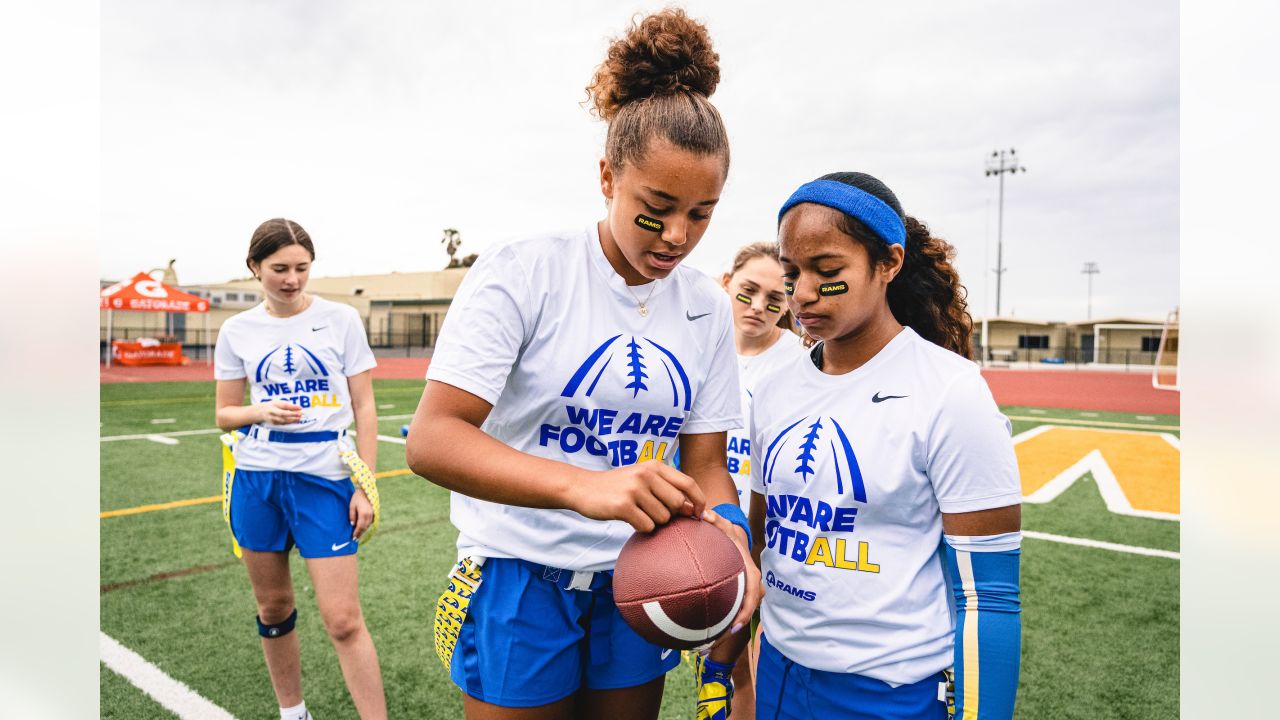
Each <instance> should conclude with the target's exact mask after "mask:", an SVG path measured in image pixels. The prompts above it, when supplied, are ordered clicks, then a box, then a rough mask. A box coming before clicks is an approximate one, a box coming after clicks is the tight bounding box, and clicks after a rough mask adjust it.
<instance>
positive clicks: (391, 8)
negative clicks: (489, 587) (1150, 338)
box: [100, 0, 1179, 320]
mask: <svg viewBox="0 0 1280 720" xmlns="http://www.w3.org/2000/svg"><path fill="white" fill-rule="evenodd" d="M603 5H604V4H602V3H594V2H546V3H527V2H489V3H483V4H478V3H448V4H444V3H426V2H417V1H408V0H402V1H399V2H393V1H387V2H337V1H335V0H294V1H292V2H261V1H259V0H254V1H252V2H249V1H246V0H217V1H216V2H215V1H212V0H187V1H186V2H182V3H173V2H168V1H162V0H131V1H130V2H122V1H121V0H104V2H103V3H102V6H101V7H102V33H103V35H102V127H103V131H102V158H103V160H102V173H103V194H102V208H103V211H102V215H103V223H102V234H101V237H102V240H101V246H100V247H101V263H102V267H101V273H102V277H104V278H107V279H112V280H115V279H120V278H123V277H126V276H129V275H132V274H133V273H135V272H138V271H139V270H147V269H150V268H153V267H157V266H162V265H164V264H165V263H166V262H167V261H168V259H169V258H177V260H178V262H177V265H176V268H177V271H178V277H179V279H180V281H181V282H182V283H184V284H187V283H199V282H218V281H223V280H227V279H231V278H236V277H243V276H245V275H246V274H247V271H246V270H245V267H244V264H243V258H244V255H245V251H246V249H247V247H248V241H249V236H250V234H251V233H252V231H253V229H254V227H256V226H257V224H258V223H259V222H261V221H262V220H265V219H267V218H270V217H277V216H285V217H289V218H292V219H294V220H297V221H298V222H300V223H301V224H302V225H303V226H304V227H306V228H307V230H308V231H309V232H310V233H311V235H312V237H313V239H314V240H315V243H316V246H317V252H318V259H317V262H316V265H315V270H314V272H315V274H317V275H341V274H350V273H378V272H388V271H392V270H399V271H420V270H434V269H438V268H440V267H442V266H443V265H444V263H445V260H446V257H447V256H446V254H445V252H444V249H443V247H442V246H441V244H440V236H441V230H442V229H443V228H445V227H456V228H458V229H459V230H461V232H462V238H463V246H462V250H461V252H460V254H466V253H469V252H483V251H484V249H485V248H486V247H487V246H488V245H490V244H491V243H493V242H494V241H496V240H500V239H503V238H507V237H511V236H514V235H520V234H524V233H529V232H535V231H539V230H549V229H557V228H564V227H573V226H580V225H583V224H586V223H588V222H592V221H595V220H597V219H599V218H600V217H602V216H603V212H604V203H603V199H602V198H601V196H600V192H599V185H598V177H597V165H596V163H597V161H598V159H599V157H600V154H601V151H602V144H603V137H604V126H603V124H602V123H600V122H599V121H596V120H594V119H593V118H592V117H591V116H590V115H589V114H588V113H587V111H586V110H585V109H584V108H583V107H582V106H581V105H580V104H579V103H580V102H581V101H582V100H583V98H584V97H585V95H584V91H583V88H584V86H585V85H586V83H587V82H588V80H589V79H590V77H591V73H592V71H593V69H594V68H595V66H596V65H597V64H598V63H599V61H600V60H601V59H602V58H603V56H604V51H605V48H606V47H607V44H608V39H609V38H610V37H612V36H615V35H617V34H619V33H620V32H621V31H623V30H624V28H625V27H626V24H627V22H628V20H629V18H630V16H631V14H632V13H633V12H646V11H652V10H655V9H659V8H661V7H662V4H659V3H643V4H613V5H611V6H610V7H604V6H603ZM683 7H685V8H686V9H687V10H688V11H689V12H690V14H692V15H693V16H695V17H697V18H699V19H702V20H704V21H705V22H706V23H707V25H708V27H709V29H710V31H711V34H712V39H713V41H714V43H715V46H716V49H717V50H718V52H719V53H720V61H721V76H722V81H721V85H720V87H719V89H718V90H717V92H716V93H715V95H714V96H713V97H712V100H713V102H715V104H716V105H717V107H719V109H720V112H721V114H722V115H723V116H724V119H725V123H726V125H727V126H728V129H729V137H730V142H731V145H732V151H733V166H732V169H731V170H730V176H729V181H728V183H727V185H726V186H725V189H724V193H723V196H722V199H721V202H720V205H719V208H718V209H717V211H716V214H715V217H714V219H713V220H712V222H711V226H710V229H709V231H708V232H707V235H706V236H705V237H704V239H703V241H702V244H701V245H700V246H699V247H698V249H697V250H696V251H695V252H694V253H693V255H692V256H691V257H690V259H689V260H688V261H687V262H689V263H690V264H692V265H693V266H695V267H697V268H699V269H701V270H704V271H706V272H708V273H715V274H718V273H719V272H720V271H722V270H723V269H724V268H725V267H726V266H727V264H728V262H729V260H730V258H731V256H732V254H733V252H734V250H735V249H736V248H737V247H738V246H740V245H742V244H745V243H747V242H752V241H755V240H760V239H771V238H773V237H774V230H775V217H776V213H777V209H778V206H779V205H780V204H781V202H782V201H783V200H784V199H785V198H786V196H787V195H788V194H789V193H790V192H791V191H792V190H793V189H794V188H795V187H796V186H797V185H799V184H800V183H802V182H805V181H807V180H810V179H813V178H814V177H817V176H818V175H821V174H823V173H827V172H831V171H836V170H861V171H864V172H869V173H871V174H873V175H876V176H877V177H879V178H881V179H882V180H884V181H885V182H886V183H887V184H888V185H889V186H890V187H891V188H893V190H894V191H895V192H896V193H897V195H898V197H899V198H900V199H901V201H902V203H903V206H904V207H905V208H906V210H907V212H909V213H911V214H913V215H915V216H917V217H919V218H921V219H923V220H925V221H926V222H927V223H929V225H930V226H931V227H932V228H933V230H934V232H935V234H936V235H939V236H941V237H944V238H946V239H947V240H949V241H950V242H951V243H952V244H953V245H955V247H956V248H957V252H958V259H957V262H958V266H959V269H960V272H961V277H962V280H963V282H964V283H965V284H966V285H967V286H968V287H969V290H970V300H971V309H972V310H973V312H974V314H975V315H982V314H983V312H984V308H985V310H986V312H988V313H994V309H995V283H994V274H993V273H991V272H990V269H991V268H994V267H995V253H996V185H997V183H996V180H995V178H988V177H984V175H983V168H984V162H985V159H986V157H987V156H988V155H990V153H991V151H992V150H994V149H997V148H1009V147H1013V148H1016V149H1017V154H1018V156H1019V158H1021V159H1022V163H1023V164H1024V165H1025V166H1026V168H1027V170H1028V172H1027V173H1026V174H1025V175H1024V174H1021V173H1019V174H1016V175H1013V176H1006V183H1005V212H1004V264H1005V267H1006V268H1008V272H1007V273H1006V275H1005V280H1004V290H1003V300H1002V308H1001V309H1002V311H1003V314H1005V315H1008V314H1012V313H1016V314H1018V315H1020V316H1025V317H1033V318H1043V319H1053V320H1077V319H1083V318H1084V316H1085V306H1086V277H1085V276H1084V275H1082V274H1081V272H1080V270H1081V268H1082V266H1083V264H1084V263H1085V262H1086V261H1094V262H1097V263H1098V264H1099V266H1100V268H1101V270H1102V272H1101V274H1100V275H1097V276H1095V277H1094V291H1093V317H1094V318H1100V317H1108V316H1116V315H1137V316H1145V317H1152V318H1163V316H1164V314H1165V313H1166V312H1167V311H1169V310H1172V309H1173V308H1174V307H1175V306H1176V305H1178V302H1179V296H1178V240H1179V238H1178V87H1179V75H1178V6H1177V4H1176V3H1174V2H1171V1H1169V0H1160V1H1158V2H1153V1H1147V0H1141V1H1137V2H1126V3H1115V2H1097V1H1095V0H1086V1H1083V2H1072V3H1062V2H1052V3H1050V2H1026V1H1019V2H1014V1H1012V0H1002V1H990V2H966V3H940V2H930V3H916V2H898V3H869V2H801V3H794V4H792V5H790V6H787V8H786V10H782V9H781V8H782V7H783V6H781V5H779V4H778V3H776V2H770V3H744V2H689V3H686V4H684V5H683Z"/></svg>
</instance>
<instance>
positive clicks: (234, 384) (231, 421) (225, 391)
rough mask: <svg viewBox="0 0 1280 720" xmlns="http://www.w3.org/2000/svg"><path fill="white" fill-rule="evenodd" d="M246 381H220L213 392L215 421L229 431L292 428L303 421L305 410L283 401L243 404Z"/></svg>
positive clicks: (241, 379)
mask: <svg viewBox="0 0 1280 720" xmlns="http://www.w3.org/2000/svg"><path fill="white" fill-rule="evenodd" d="M244 386H245V379H244V378H239V379H237V380H219V381H218V382H217V385H216V389H215V391H214V398H215V400H214V407H215V412H214V421H215V422H216V423H217V425H218V427H219V428H220V429H222V430H224V431H226V432H232V431H233V430H236V429H237V428H242V427H244V426H245V425H254V424H259V425H290V424H292V423H296V422H298V421H299V420H301V419H302V408H301V407H298V406H297V405H294V404H293V403H287V402H285V401H283V400H272V401H271V402H265V403H255V404H251V405H245V404H244Z"/></svg>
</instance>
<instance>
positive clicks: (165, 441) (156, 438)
mask: <svg viewBox="0 0 1280 720" xmlns="http://www.w3.org/2000/svg"><path fill="white" fill-rule="evenodd" d="M147 439H148V440H150V441H151V442H154V443H160V444H161V445H177V444H178V441H177V439H175V438H171V437H165V436H163V435H148V436H147Z"/></svg>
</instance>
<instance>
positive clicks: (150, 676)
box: [98, 632, 235, 720]
mask: <svg viewBox="0 0 1280 720" xmlns="http://www.w3.org/2000/svg"><path fill="white" fill-rule="evenodd" d="M98 656H99V658H100V659H101V660H102V662H103V664H105V665H106V666H107V667H109V668H111V670H112V672H114V673H116V674H117V675H119V676H120V677H122V678H124V679H125V680H128V681H129V682H130V683H132V684H133V685H134V687H137V688H138V689H139V690H141V691H142V692H144V693H146V694H148V695H150V696H151V697H152V698H153V699H155V701H156V702H158V703H160V704H161V705H163V706H164V707H165V708H166V709H167V710H169V711H170V712H172V713H173V714H175V715H177V716H178V717H179V718H181V719H182V720H235V716H234V715H232V714H231V713H229V712H227V711H226V710H223V709H222V708H220V707H218V706H217V705H214V704H213V703H211V702H209V701H208V700H206V699H205V698H203V697H201V696H200V695H199V694H198V693H196V691H194V690H192V689H191V688H189V687H187V686H186V685H184V684H182V683H181V682H178V681H177V680H174V679H173V678H171V677H169V676H168V675H166V674H164V672H163V671H162V670H160V668H158V667H156V666H155V665H152V664H151V663H149V662H147V660H146V658H144V657H142V656H141V655H139V654H138V653H136V652H134V651H132V650H130V649H129V648H127V647H125V646H123V645H121V644H120V643H118V642H116V641H115V639H113V638H112V637H111V636H110V635H107V634H106V633H104V632H99V633H98Z"/></svg>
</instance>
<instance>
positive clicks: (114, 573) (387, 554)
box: [100, 380, 1180, 720]
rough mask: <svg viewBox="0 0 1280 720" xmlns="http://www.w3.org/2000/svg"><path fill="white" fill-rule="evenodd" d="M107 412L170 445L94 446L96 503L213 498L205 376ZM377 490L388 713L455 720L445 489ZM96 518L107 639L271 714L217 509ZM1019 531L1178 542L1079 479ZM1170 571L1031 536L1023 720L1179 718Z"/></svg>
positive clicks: (334, 714)
mask: <svg viewBox="0 0 1280 720" xmlns="http://www.w3.org/2000/svg"><path fill="white" fill-rule="evenodd" d="M421 391H422V381H412V380H404V381H399V380H382V381H377V382H376V383H375V393H376V396H377V402H378V405H379V410H378V414H379V432H380V433H381V434H384V435H390V436H393V437H399V436H400V433H399V427H400V425H402V424H405V423H407V422H408V416H409V415H410V414H412V412H413V410H414V408H415V407H416V405H417V401H418V398H419V396H420V394H421ZM101 405H102V423H103V424H102V429H101V435H102V436H103V437H104V438H109V437H113V436H121V435H126V436H132V435H151V434H156V435H161V436H163V437H164V438H165V439H167V440H169V442H172V441H174V440H176V441H177V443H176V444H168V443H163V442H157V441H154V440H150V439H146V438H145V437H140V438H137V439H120V440H110V441H104V442H102V443H101V505H100V508H101V510H102V511H104V512H106V511H114V510H121V509H127V508H135V507H141V506H146V505H153V504H162V503H169V502H174V501H181V500H188V499H198V498H207V497H210V496H214V495H217V494H218V493H219V492H220V491H221V487H220V484H219V480H218V475H219V469H220V457H219V443H218V439H217V437H218V433H217V431H215V430H213V429H212V428H213V384H212V383H146V384H143V383H120V384H107V385H103V386H102V387H101ZM1004 410H1005V412H1006V413H1007V414H1008V415H1010V416H1011V417H1019V418H1020V417H1033V418H1034V419H1028V420H1015V421H1014V432H1015V433H1020V432H1023V431H1025V430H1028V429H1031V428H1032V427H1035V426H1036V425H1037V424H1039V423H1040V422H1052V421H1054V420H1055V419H1061V420H1074V421H1076V422H1089V421H1090V418H1087V417H1084V416H1083V415H1082V414H1081V413H1078V412H1075V411H1040V410H1036V409H1031V408H1004ZM1040 418H1043V420H1041V419H1040ZM153 420H162V421H166V422H163V423H161V424H155V423H153ZM1092 420H1096V421H1102V422H1113V423H1123V424H1126V425H1135V426H1141V425H1142V424H1143V423H1147V424H1151V425H1160V426H1163V427H1165V428H1168V427H1176V426H1177V424H1178V417H1177V416H1155V417H1154V418H1152V419H1151V420H1146V419H1145V418H1144V419H1139V418H1138V416H1134V415H1125V414H1122V413H1099V414H1097V417H1096V418H1092ZM187 431H194V432H191V433H190V434H185V433H187ZM202 431H203V432H202ZM1164 432H1172V434H1175V435H1176V431H1170V430H1168V429H1165V430H1164ZM171 433H180V434H171ZM404 467H405V461H404V448H403V446H402V445H399V444H394V443H390V442H384V443H380V445H379V453H378V468H377V469H378V471H379V472H387V471H395V470H400V469H403V468H404ZM379 488H380V491H381V493H382V497H383V506H384V511H385V516H384V518H383V523H382V530H381V532H380V534H379V536H378V538H377V539H376V540H374V541H373V542H371V543H370V544H369V546H368V547H367V549H365V550H362V552H361V553H360V574H361V597H362V600H363V606H364V611H365V616H366V620H367V622H368V625H369V629H370V631H371V632H372V634H373V637H374V641H375V642H376V644H377V646H378V653H379V656H380V659H381V665H382V673H383V680H384V683H385V685H386V692H387V703H388V707H389V709H390V711H391V714H392V716H393V717H404V718H453V717H460V716H461V707H462V703H461V698H460V696H459V692H458V690H457V689H456V688H455V687H454V686H453V685H452V684H451V683H450V682H449V679H448V676H447V673H446V671H445V669H444V668H443V666H442V665H441V663H440V661H439V660H438V659H437V658H436V656H435V650H434V644H433V639H432V627H431V625H432V619H433V617H434V613H435V600H436V598H437V597H438V596H439V593H440V591H441V589H442V588H443V580H444V578H445V575H446V574H447V573H448V571H449V569H450V567H451V566H452V564H453V558H454V551H453V541H454V538H455V536H456V532H455V530H454V529H453V527H452V526H451V525H450V524H449V513H448V504H449V503H448V493H447V492H446V491H444V490H442V489H441V488H439V487H437V486H435V485H432V484H431V483H429V482H427V481H425V480H423V479H422V478H419V477H416V476H413V475H410V474H403V475H395V476H390V477H386V478H384V479H383V480H381V481H380V483H379ZM100 522H101V568H100V575H101V587H102V592H101V600H100V608H101V628H102V631H103V632H104V633H106V634H107V635H110V636H111V637H113V638H114V639H116V640H117V641H118V642H120V643H121V644H123V645H124V646H125V647H127V648H129V649H131V650H133V651H134V652H136V653H138V654H140V655H141V656H142V657H144V658H146V659H147V660H148V661H149V662H150V663H152V664H153V665H155V666H156V667H158V668H159V669H160V670H162V671H164V672H165V673H166V674H168V675H169V676H170V677H172V678H175V679H177V680H179V681H181V682H182V683H184V684H186V685H187V686H189V687H190V688H191V689H192V690H194V691H195V692H197V693H199V694H200V695H202V696H203V697H205V698H207V699H208V700H210V701H211V702H213V703H215V704H217V705H219V706H221V707H223V708H225V709H226V710H227V711H228V712H230V713H231V714H233V715H235V716H236V717H241V718H259V717H274V716H275V712H276V711H275V698H274V696H273V694H272V692H271V686H270V683H269V681H268V678H267V673H266V668H265V665H264V662H263V659H262V652H261V648H260V645H259V642H258V637H257V633H256V632H255V630H254V620H253V618H254V614H255V608H254V603H253V599H252V595H251V593H250V589H249V582H248V579H247V578H246V576H245V574H244V571H243V570H242V569H241V568H240V566H239V563H238V562H237V561H236V559H235V557H234V556H233V555H232V554H231V550H230V543H229V536H228V533H227V529H226V525H225V524H224V523H223V520H222V512H221V508H220V505H219V504H218V503H217V502H206V503H201V504H194V505H190V506H186V507H179V508H173V509H165V510H154V511H150V512H143V513H137V514H130V515H123V516H117V517H108V518H103V519H102V520H101V521H100ZM1023 526H1024V528H1025V529H1027V530H1038V531H1042V532H1048V533H1054V534H1057V535H1066V536H1071V537H1077V538H1088V539H1093V540H1102V541H1108V542H1113V543H1121V544H1126V545H1135V546H1141V547H1147V548H1155V549H1160V550H1169V551H1175V552H1176V551H1177V550H1178V548H1179V541H1178V536H1179V525H1178V523H1177V522H1176V521H1170V520H1158V519H1147V518H1138V517H1127V516H1122V515H1113V514H1111V513H1109V512H1108V511H1107V509H1106V507H1105V505H1104V504H1103V501H1102V498H1101V496H1100V495H1099V494H1098V492H1097V490H1096V489H1095V488H1094V487H1093V485H1092V484H1091V483H1088V482H1077V483H1076V484H1075V485H1073V486H1072V487H1071V488H1070V489H1069V490H1067V491H1066V492H1064V493H1063V494H1062V495H1061V496H1060V497H1058V498H1057V499H1056V500H1054V501H1053V502H1051V503H1049V504H1046V505H1024V509H1023ZM294 558H295V562H294V583H295V589H296V593H297V597H298V616H299V622H298V632H299V633H300V637H301V640H302V662H303V684H304V688H305V694H306V699H307V705H308V707H309V708H311V709H312V710H313V711H315V712H316V714H317V716H318V717H320V718H324V719H326V720H328V719H331V718H350V717H355V709H354V707H353V706H352V704H351V701H350V699H349V698H348V697H347V694H346V689H345V686H344V685H343V681H342V676H341V674H340V671H339V668H338V663H337V658H336V656H335V655H334V651H333V648H332V646H331V645H330V644H329V641H328V638H327V637H326V636H325V633H324V630H323V628H322V625H321V623H320V619H319V614H318V611H317V610H316V607H315V602H314V599H313V598H312V597H311V595H310V582H309V580H308V578H307V574H306V570H305V566H304V564H303V563H302V562H301V559H300V558H298V557H297V556H296V554H295V556H294ZM1179 562H1180V561H1179V560H1176V559H1169V558H1159V557H1148V556H1143V555H1133V554H1126V553H1121V552H1114V551H1109V550H1103V549H1096V548H1090V547H1079V546H1075V545H1066V544H1060V543H1057V542H1049V541H1045V540H1039V539H1033V538H1028V539H1027V540H1025V541H1024V543H1023V555H1022V581H1023V582H1022V588H1023V608H1024V612H1023V662H1022V676H1021V685H1020V688H1019V696H1018V715H1019V717H1023V718H1036V719H1039V718H1055V719H1056V718H1091V719H1096V718H1170V717H1177V715H1178V690H1179V688H1178V612H1179V606H1178V592H1179V585H1178V572H1179ZM667 688H668V689H667V693H666V697H665V699H664V704H663V712H662V717H663V718H688V717H692V707H693V699H692V698H693V687H692V678H691V674H690V671H689V669H688V667H686V666H682V667H681V668H680V669H678V670H676V671H674V672H673V673H671V675H669V676H668V680H667ZM100 692H101V708H102V717H108V718H130V719H131V720H132V719H135V718H136V719H145V718H173V717H175V715H173V714H171V713H170V712H168V711H167V710H165V709H164V708H163V707H161V706H160V705H158V704H157V703H156V702H155V701H153V700H152V699H151V698H149V697H148V696H146V695H145V694H144V693H143V692H142V691H140V690H138V689H137V688H136V687H134V686H133V685H132V684H130V683H129V682H128V681H127V680H125V679H123V678H121V677H120V676H117V675H116V674H115V673H114V672H112V671H111V670H110V669H108V668H107V667H106V666H105V665H104V666H102V668H101V691H100Z"/></svg>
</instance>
